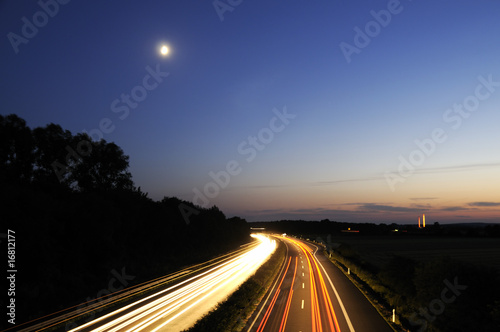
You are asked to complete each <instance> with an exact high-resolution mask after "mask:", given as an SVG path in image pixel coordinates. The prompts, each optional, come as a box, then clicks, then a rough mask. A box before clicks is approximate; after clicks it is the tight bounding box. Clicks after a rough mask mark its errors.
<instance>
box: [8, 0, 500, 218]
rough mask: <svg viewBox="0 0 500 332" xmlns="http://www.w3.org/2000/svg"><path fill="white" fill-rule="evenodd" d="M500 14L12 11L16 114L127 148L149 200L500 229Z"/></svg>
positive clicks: (264, 214) (93, 6) (110, 8)
mask: <svg viewBox="0 0 500 332" xmlns="http://www.w3.org/2000/svg"><path fill="white" fill-rule="evenodd" d="M44 7H45V9H44ZM499 13H500V1H494V0H480V1H476V0H474V1H472V0H470V1H451V0H448V1H436V0H432V1H430V0H429V1H425V0H413V1H410V0H402V1H395V0H391V1H385V0H384V1H366V0H363V1H346V0H338V1H332V0H328V1H325V0H321V1H304V0H301V1H276V0H270V1H250V0H244V1H241V0H224V1H222V0H221V1H216V2H212V1H211V0H207V1H200V0H196V1H192V0H177V1H172V0H161V1H123V0H121V1H76V0H73V1H67V0H64V1H63V0H60V1H59V2H56V1H55V0H42V1H40V2H37V1H14V0H12V1H11V0H8V1H0V32H1V33H2V36H3V37H2V44H1V48H0V59H1V60H2V61H1V62H0V77H1V80H0V88H1V89H0V96H1V100H2V108H1V114H2V115H6V114H10V113H15V114H17V115H19V116H20V117H22V118H24V119H25V120H26V121H27V123H28V125H29V126H30V127H32V128H34V127H38V126H45V125H47V124H49V123H51V122H52V123H56V124H59V125H61V126H62V127H63V128H64V129H68V130H70V131H71V132H72V133H74V134H75V133H78V132H82V131H87V132H89V133H90V134H91V135H92V137H93V138H94V139H99V138H104V139H105V140H106V141H109V142H115V143H116V144H117V145H119V146H120V147H121V148H122V149H123V150H124V153H125V154H126V155H128V156H130V171H131V173H132V175H133V180H134V183H135V185H136V186H140V187H141V190H142V191H144V192H147V193H148V194H149V197H151V198H153V199H155V200H159V199H161V198H163V196H177V197H179V198H181V199H185V200H189V201H194V202H195V203H196V204H199V205H206V206H211V205H217V206H218V207H219V208H220V209H221V210H222V211H223V212H224V213H225V214H226V215H227V216H228V217H230V216H234V215H236V216H240V217H243V218H246V219H247V220H249V221H254V220H276V219H284V218H290V219H306V220H318V219H324V218H329V219H330V220H337V221H355V222H377V223H379V222H398V223H416V222H417V218H418V216H419V215H421V214H422V213H425V214H426V216H427V222H428V223H434V222H440V223H452V222H500V219H499V216H500V193H499V188H500V172H499V170H500V155H499V153H500V130H499V126H500V39H499V32H500V20H499V19H498V18H499ZM161 45H167V46H168V47H169V49H170V52H169V54H168V55H167V56H162V55H161V54H160V52H159V49H160V47H161Z"/></svg>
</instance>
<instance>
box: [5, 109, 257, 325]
mask: <svg viewBox="0 0 500 332" xmlns="http://www.w3.org/2000/svg"><path fill="white" fill-rule="evenodd" d="M0 135H1V141H0V181H1V182H0V202H1V204H2V205H1V212H0V213H1V218H0V220H1V223H2V228H3V229H6V228H7V227H8V228H9V229H12V230H14V231H15V232H16V245H17V248H16V262H17V264H18V272H19V273H18V274H17V285H18V289H17V293H16V302H17V314H18V315H17V321H18V322H23V321H27V320H29V319H33V318H36V317H39V316H42V315H44V314H47V313H51V312H54V311H57V310H59V309H62V308H66V307H68V306H71V305H76V304H79V303H81V302H83V301H86V300H87V299H89V298H95V297H96V296H97V295H99V291H101V290H104V291H106V290H108V289H109V282H110V280H112V278H113V276H114V275H116V273H122V271H124V272H125V273H126V275H128V276H132V277H133V278H131V279H133V280H127V281H126V285H125V286H130V285H132V284H135V283H139V282H143V281H146V280H149V279H152V278H156V277H159V276H161V275H164V274H166V273H169V272H172V271H174V270H176V269H179V268H181V267H183V266H185V265H189V264H192V263H196V262H201V261H204V260H207V259H208V258H211V257H213V256H214V255H217V254H220V253H223V252H226V251H227V250H230V249H232V248H235V247H238V246H239V245H241V244H242V243H244V242H248V241H249V227H248V225H247V223H246V221H245V220H243V219H240V218H232V219H227V218H226V217H225V215H224V214H223V213H222V212H221V211H220V210H219V209H218V208H217V207H215V206H214V207H212V208H209V209H205V208H201V207H199V206H195V205H193V204H192V203H190V202H186V201H182V200H180V199H177V198H173V197H169V198H167V197H165V198H164V199H163V200H162V201H159V202H156V201H153V200H152V199H150V198H148V197H147V194H145V193H143V192H141V190H140V188H139V189H137V188H134V186H133V183H132V176H131V174H130V173H129V172H128V156H126V155H124V153H123V151H122V150H121V149H120V148H119V147H118V146H117V145H116V144H114V143H107V142H105V141H104V140H101V141H99V142H91V140H90V138H89V137H88V136H86V135H83V134H77V135H72V134H71V133H70V132H69V131H67V130H63V129H62V128H61V127H60V126H58V125H55V124H50V125H48V126H46V127H44V128H35V129H33V130H31V129H30V128H28V127H27V126H26V122H25V121H24V120H22V119H20V118H19V117H17V116H16V115H9V116H6V117H3V116H0ZM113 271H114V272H113ZM114 286H120V287H123V286H124V285H118V284H115V285H114ZM101 295H102V293H101ZM42 304H43V305H42Z"/></svg>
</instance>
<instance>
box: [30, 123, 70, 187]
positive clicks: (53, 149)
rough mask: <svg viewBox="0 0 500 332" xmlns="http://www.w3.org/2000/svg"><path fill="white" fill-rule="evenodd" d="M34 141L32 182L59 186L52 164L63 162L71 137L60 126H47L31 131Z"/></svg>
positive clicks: (67, 131) (68, 132)
mask: <svg viewBox="0 0 500 332" xmlns="http://www.w3.org/2000/svg"><path fill="white" fill-rule="evenodd" d="M33 137H34V140H35V151H34V156H35V169H34V180H35V181H36V182H39V183H50V184H60V183H61V182H60V181H59V179H58V177H57V175H56V170H55V169H54V163H55V162H57V161H63V160H65V158H66V156H67V155H68V153H69V151H68V149H70V144H71V140H72V135H71V132H70V131H69V130H63V129H62V128H61V126H59V125H56V124H53V123H51V124H49V125H47V126H45V127H37V128H35V129H33Z"/></svg>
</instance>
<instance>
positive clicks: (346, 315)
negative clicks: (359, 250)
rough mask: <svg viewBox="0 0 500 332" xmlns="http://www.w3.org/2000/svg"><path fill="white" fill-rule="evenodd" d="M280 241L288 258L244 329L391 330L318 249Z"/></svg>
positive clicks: (286, 239) (273, 331)
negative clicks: (284, 245)
mask: <svg viewBox="0 0 500 332" xmlns="http://www.w3.org/2000/svg"><path fill="white" fill-rule="evenodd" d="M277 238H279V239H280V240H282V241H283V242H284V243H285V244H286V246H287V257H286V260H285V263H284V265H283V266H282V269H281V271H280V273H279V276H278V278H277V279H276V281H275V282H274V284H273V285H272V287H271V288H270V290H269V292H268V293H267V294H266V296H265V297H264V300H263V301H262V303H261V304H260V306H259V307H258V308H257V310H256V312H255V313H254V315H253V316H252V318H251V319H250V321H249V323H248V324H247V328H246V331H248V332H264V331H269V332H282V331H295V332H299V331H302V332H321V331H332V332H333V331H335V332H338V331H349V332H354V331H357V332H365V331H366V332H378V331H380V332H392V331H393V330H392V329H391V327H390V326H389V325H388V324H387V323H386V322H385V321H384V319H383V318H382V317H381V316H380V315H379V314H378V312H377V311H376V309H375V308H374V307H373V306H372V305H371V304H370V302H369V301H368V300H367V299H366V298H365V297H364V295H363V294H362V293H361V292H360V291H359V290H358V289H357V288H356V287H355V286H354V285H353V284H352V283H351V281H350V280H349V279H348V278H347V277H346V276H345V275H344V274H343V273H342V272H341V271H340V270H339V269H338V268H337V267H336V266H335V265H333V264H332V263H331V262H330V261H329V260H328V259H327V258H326V257H325V256H324V255H323V254H318V255H316V254H317V251H318V247H317V246H315V245H313V244H310V243H307V242H304V241H300V240H298V239H295V238H289V237H282V236H277Z"/></svg>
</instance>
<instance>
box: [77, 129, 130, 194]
mask: <svg viewBox="0 0 500 332" xmlns="http://www.w3.org/2000/svg"><path fill="white" fill-rule="evenodd" d="M80 142H90V138H89V137H88V136H87V135H86V134H78V135H76V136H75V137H74V138H73V146H77V145H78V144H79V143H80ZM80 156H81V160H76V161H75V165H74V167H73V168H72V170H71V174H70V176H69V182H70V183H71V184H72V185H74V186H75V188H76V189H78V190H79V191H83V192H90V191H108V190H133V189H134V184H133V182H132V175H131V174H130V172H128V166H129V163H128V160H129V157H128V156H127V155H125V154H124V153H123V150H122V149H121V148H120V147H119V146H118V145H116V144H115V143H107V142H106V141H105V140H100V141H99V142H93V143H92V146H91V148H88V150H87V151H86V152H85V153H83V154H80Z"/></svg>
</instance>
